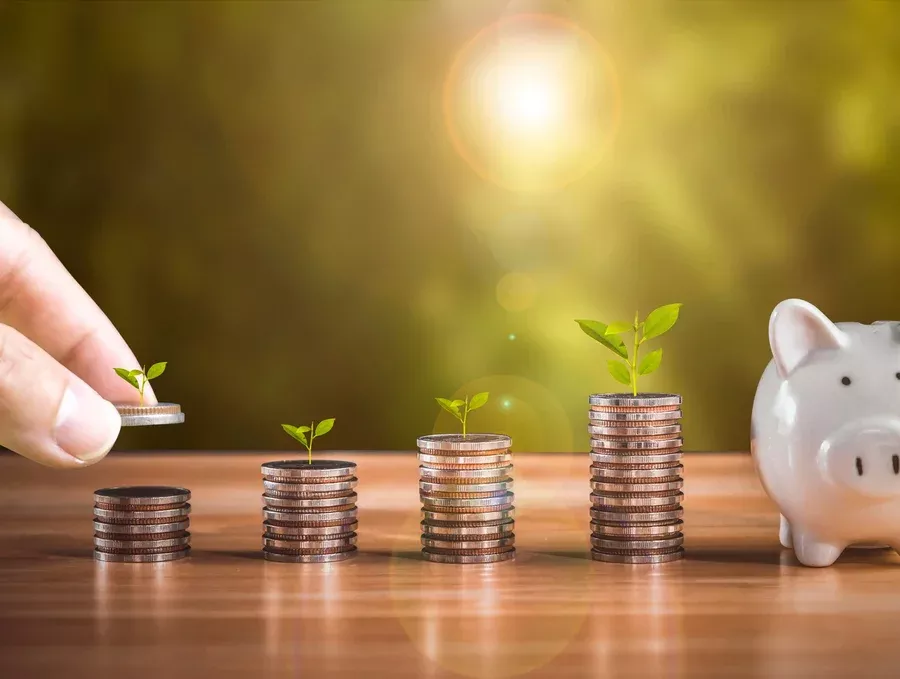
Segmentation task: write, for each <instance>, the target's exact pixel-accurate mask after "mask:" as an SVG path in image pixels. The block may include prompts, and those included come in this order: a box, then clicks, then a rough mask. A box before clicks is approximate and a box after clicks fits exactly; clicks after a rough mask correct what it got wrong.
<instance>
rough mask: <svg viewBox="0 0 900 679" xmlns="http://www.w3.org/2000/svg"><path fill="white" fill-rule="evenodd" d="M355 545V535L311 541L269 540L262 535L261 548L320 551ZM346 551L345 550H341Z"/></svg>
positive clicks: (269, 538)
mask: <svg viewBox="0 0 900 679" xmlns="http://www.w3.org/2000/svg"><path fill="white" fill-rule="evenodd" d="M355 544H356V533H351V534H350V536H349V537H345V538H325V539H321V538H317V539H311V540H287V539H284V538H271V537H266V536H265V535H263V547H265V548H266V549H273V550H279V549H280V550H304V549H307V550H322V549H339V548H341V547H349V546H351V545H355ZM342 551H346V550H342Z"/></svg>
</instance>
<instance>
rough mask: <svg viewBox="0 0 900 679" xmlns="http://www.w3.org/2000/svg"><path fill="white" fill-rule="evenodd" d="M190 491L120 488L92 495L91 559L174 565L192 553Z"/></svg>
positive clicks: (95, 492) (134, 487)
mask: <svg viewBox="0 0 900 679" xmlns="http://www.w3.org/2000/svg"><path fill="white" fill-rule="evenodd" d="M190 499H191V491H189V490H187V489H186V488H173V487H169V486H123V487H119V488H101V489H100V490H97V491H94V558H95V559H97V560H98V561H125V562H130V563H138V562H150V561H175V560H176V559H183V558H184V557H186V556H188V555H189V554H190V553H191V534H190V533H188V532H187V529H188V527H189V526H190V523H191V522H190V513H191V506H190V505H189V504H188V500H190Z"/></svg>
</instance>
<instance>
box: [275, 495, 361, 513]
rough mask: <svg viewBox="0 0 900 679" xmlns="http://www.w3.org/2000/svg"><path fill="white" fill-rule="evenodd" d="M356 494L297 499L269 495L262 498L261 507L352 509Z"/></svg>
mask: <svg viewBox="0 0 900 679" xmlns="http://www.w3.org/2000/svg"><path fill="white" fill-rule="evenodd" d="M356 497H357V496H356V493H350V494H349V495H341V496H340V497H329V498H316V499H310V498H306V499H298V498H287V497H273V496H272V495H270V494H269V493H264V494H263V496H262V501H263V505H264V506H266V507H273V508H277V507H282V508H286V509H288V508H290V509H310V508H312V509H328V508H335V507H353V506H355V505H356Z"/></svg>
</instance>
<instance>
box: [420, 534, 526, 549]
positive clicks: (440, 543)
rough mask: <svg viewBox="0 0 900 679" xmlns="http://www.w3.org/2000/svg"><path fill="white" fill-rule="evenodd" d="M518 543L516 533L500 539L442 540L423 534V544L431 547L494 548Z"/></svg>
mask: <svg viewBox="0 0 900 679" xmlns="http://www.w3.org/2000/svg"><path fill="white" fill-rule="evenodd" d="M514 544H516V536H515V534H512V533H511V534H510V535H509V537H503V538H500V539H499V540H441V539H435V538H432V537H428V536H427V535H423V536H422V546H423V547H427V548H429V549H494V548H495V547H511V546H512V545H514Z"/></svg>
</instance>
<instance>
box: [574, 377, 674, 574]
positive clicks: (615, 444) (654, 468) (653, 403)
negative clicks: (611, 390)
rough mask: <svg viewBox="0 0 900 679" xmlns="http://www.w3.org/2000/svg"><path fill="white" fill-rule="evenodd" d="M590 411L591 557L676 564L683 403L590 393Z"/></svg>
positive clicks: (670, 396)
mask: <svg viewBox="0 0 900 679" xmlns="http://www.w3.org/2000/svg"><path fill="white" fill-rule="evenodd" d="M590 406H591V409H590V412H589V416H590V425H589V427H588V429H589V431H590V434H591V489H592V491H593V492H592V493H591V504H592V507H591V546H592V549H591V555H592V557H593V558H594V559H596V560H597V561H609V562H614V563H631V564H653V563H665V562H668V561H677V560H679V559H681V558H682V557H683V556H684V549H683V547H682V544H683V543H684V535H683V533H682V532H681V529H682V526H683V522H682V520H681V519H682V516H683V514H684V510H683V509H682V508H681V500H682V498H683V497H684V494H683V493H682V492H681V487H682V484H683V480H682V478H681V473H682V470H683V467H682V465H681V464H680V461H681V447H682V444H683V440H682V438H681V397H680V396H678V395H677V394H638V395H637V396H632V395H631V394H594V395H592V396H591V397H590Z"/></svg>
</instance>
